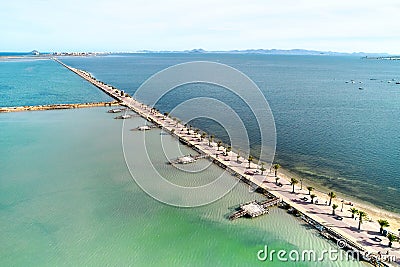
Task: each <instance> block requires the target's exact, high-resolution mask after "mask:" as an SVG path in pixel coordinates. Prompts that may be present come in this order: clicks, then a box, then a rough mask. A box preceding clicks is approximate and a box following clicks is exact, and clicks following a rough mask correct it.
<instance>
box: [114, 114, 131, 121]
mask: <svg viewBox="0 0 400 267" xmlns="http://www.w3.org/2000/svg"><path fill="white" fill-rule="evenodd" d="M130 118H132V115H129V114H125V115H121V116H118V117H115V118H114V119H122V120H125V119H130Z"/></svg>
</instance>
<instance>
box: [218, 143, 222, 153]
mask: <svg viewBox="0 0 400 267" xmlns="http://www.w3.org/2000/svg"><path fill="white" fill-rule="evenodd" d="M221 145H222V141H218V142H217V147H218V151H219V148H220V147H221Z"/></svg>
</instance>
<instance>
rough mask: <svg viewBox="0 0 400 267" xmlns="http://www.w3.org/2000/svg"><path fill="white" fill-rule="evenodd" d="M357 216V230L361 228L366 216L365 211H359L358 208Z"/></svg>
mask: <svg viewBox="0 0 400 267" xmlns="http://www.w3.org/2000/svg"><path fill="white" fill-rule="evenodd" d="M357 213H358V216H359V221H358V230H361V224H362V223H363V220H364V219H365V218H367V216H368V215H367V213H366V212H365V211H361V210H359V211H358V212H357Z"/></svg>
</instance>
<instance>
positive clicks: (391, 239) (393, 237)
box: [387, 233, 397, 248]
mask: <svg viewBox="0 0 400 267" xmlns="http://www.w3.org/2000/svg"><path fill="white" fill-rule="evenodd" d="M387 238H388V239H389V248H391V247H392V244H393V241H395V240H396V239H397V237H396V236H395V235H394V234H392V233H389V234H388V235H387Z"/></svg>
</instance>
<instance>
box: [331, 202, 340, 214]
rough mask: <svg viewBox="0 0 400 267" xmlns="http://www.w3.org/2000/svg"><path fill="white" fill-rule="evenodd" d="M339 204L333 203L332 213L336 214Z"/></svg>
mask: <svg viewBox="0 0 400 267" xmlns="http://www.w3.org/2000/svg"><path fill="white" fill-rule="evenodd" d="M338 207H339V206H338V205H336V204H333V205H332V215H335V210H336V209H337V208H338Z"/></svg>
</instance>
